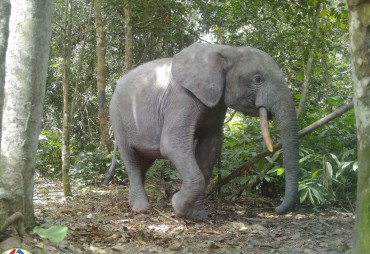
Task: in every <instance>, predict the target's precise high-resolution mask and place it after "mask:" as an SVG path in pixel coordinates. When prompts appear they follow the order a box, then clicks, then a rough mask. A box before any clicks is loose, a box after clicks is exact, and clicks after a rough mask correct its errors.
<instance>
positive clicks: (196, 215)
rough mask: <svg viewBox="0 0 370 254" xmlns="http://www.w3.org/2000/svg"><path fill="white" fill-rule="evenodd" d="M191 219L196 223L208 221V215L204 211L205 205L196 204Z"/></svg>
mask: <svg viewBox="0 0 370 254" xmlns="http://www.w3.org/2000/svg"><path fill="white" fill-rule="evenodd" d="M191 219H192V220H194V221H203V220H207V219H208V214H207V212H206V210H205V209H204V204H203V202H201V201H197V202H196V203H195V206H194V209H193V213H192V215H191Z"/></svg>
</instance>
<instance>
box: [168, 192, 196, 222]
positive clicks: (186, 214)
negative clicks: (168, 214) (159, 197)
mask: <svg viewBox="0 0 370 254" xmlns="http://www.w3.org/2000/svg"><path fill="white" fill-rule="evenodd" d="M172 206H173V209H174V210H175V213H176V216H178V217H182V218H188V219H191V218H192V214H193V208H194V202H189V201H188V200H186V199H185V198H184V196H183V195H181V191H179V192H176V193H175V194H174V195H173V197H172Z"/></svg>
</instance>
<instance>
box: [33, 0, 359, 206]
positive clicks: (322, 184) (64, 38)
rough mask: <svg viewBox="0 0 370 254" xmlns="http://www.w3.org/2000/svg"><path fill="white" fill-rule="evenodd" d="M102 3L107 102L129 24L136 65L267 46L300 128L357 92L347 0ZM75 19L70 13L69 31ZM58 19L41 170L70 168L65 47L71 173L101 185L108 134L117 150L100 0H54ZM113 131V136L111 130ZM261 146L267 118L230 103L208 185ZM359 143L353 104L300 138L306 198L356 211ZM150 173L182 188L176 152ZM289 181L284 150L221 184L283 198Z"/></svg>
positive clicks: (51, 172) (157, 181)
mask: <svg viewBox="0 0 370 254" xmlns="http://www.w3.org/2000/svg"><path fill="white" fill-rule="evenodd" d="M71 5H72V7H71ZM101 5H102V6H101V8H102V9H101V11H102V12H101V14H102V18H103V24H104V32H105V52H106V63H105V66H106V89H105V98H106V101H107V102H108V103H109V101H110V98H111V95H112V93H113V91H114V88H115V82H116V81H117V80H118V79H119V78H120V76H122V74H123V71H124V69H125V68H126V66H125V65H124V63H125V61H126V60H129V59H128V57H129V56H128V55H127V54H126V53H127V50H128V49H127V48H125V46H127V40H125V38H126V39H127V36H129V34H128V32H127V29H126V28H127V26H131V28H132V34H133V35H132V37H131V41H132V48H131V50H132V52H133V54H132V59H131V62H132V64H133V67H135V66H137V65H140V64H141V63H143V62H147V61H149V60H153V59H156V58H160V57H171V56H173V55H174V54H176V53H177V52H179V51H180V50H181V49H182V48H184V47H186V46H188V45H190V44H191V43H193V42H195V41H203V42H210V43H222V44H228V45H234V46H253V47H256V48H259V49H261V50H263V51H266V52H267V53H269V54H270V55H271V56H272V57H273V58H274V59H275V60H276V61H277V63H278V64H279V66H280V67H281V69H282V70H283V72H284V74H285V75H286V79H287V83H288V85H289V87H290V90H291V92H292V95H293V97H294V100H295V103H296V106H297V112H298V114H299V116H298V117H299V126H300V129H303V128H304V127H306V126H308V125H310V124H312V123H314V122H316V121H317V120H319V119H321V118H323V117H325V116H326V115H328V114H329V113H331V112H333V111H334V110H335V109H337V108H338V107H340V106H341V105H343V104H346V103H348V102H350V101H351V100H352V94H353V92H352V76H351V69H350V65H349V61H350V60H349V59H350V54H349V50H348V25H347V24H348V11H347V8H346V6H345V4H344V1H339V0H335V1H328V0H293V1H262V0H257V1H244V0H223V1H203V0H202V1H200V0H189V1H175V0H163V1H160V2H158V1H154V0H135V1H130V0H128V1H118V0H112V1H102V2H101ZM127 10H129V11H130V12H127ZM128 13H130V16H128ZM128 18H129V19H128ZM66 20H69V25H70V27H69V29H70V31H69V32H68V31H67V30H66V25H65V22H66ZM128 20H129V21H130V22H128ZM53 29H54V31H53V37H52V38H53V41H52V50H51V59H50V66H49V75H48V80H47V91H46V97H45V98H46V105H45V108H44V118H43V131H42V134H41V135H40V138H39V140H40V143H39V148H38V154H37V166H36V169H37V173H38V174H39V175H41V176H43V177H48V178H52V179H62V138H63V135H62V134H63V128H62V124H63V122H62V120H63V107H64V106H63V79H64V77H65V76H64V75H65V71H66V70H65V68H64V67H65V62H64V58H65V56H66V55H65V50H66V47H67V46H68V47H70V73H69V78H70V90H69V98H70V109H71V112H70V120H71V122H70V126H69V128H70V138H69V141H70V142H69V149H70V153H71V157H70V167H69V176H70V177H71V179H72V184H78V185H87V184H100V183H101V181H102V178H103V176H104V173H105V171H106V170H107V169H108V168H109V166H110V164H111V160H112V152H113V145H112V144H109V149H108V151H104V149H102V147H101V140H100V132H101V130H100V127H99V126H100V125H99V120H98V104H99V100H100V97H99V96H98V92H97V86H96V61H97V56H96V43H97V42H96V41H97V35H96V32H95V26H94V17H93V12H92V1H90V0H88V1H86V0H84V1H83V0H73V1H61V0H57V1H56V12H55V24H54V28H53ZM270 127H271V128H270V129H271V132H272V137H273V139H274V143H279V140H280V139H279V131H278V128H277V124H276V123H275V122H274V121H270ZM109 134H110V138H111V139H113V137H112V134H111V131H110V132H109ZM264 149H265V148H264V145H263V141H262V136H261V134H260V127H259V122H258V119H257V118H251V117H246V116H244V115H242V114H239V113H236V112H234V111H232V110H230V111H228V113H227V117H226V119H225V124H224V143H223V149H222V153H221V156H220V159H219V161H218V163H217V164H216V166H215V169H214V177H213V180H212V183H211V184H215V183H216V182H217V181H218V180H220V179H222V178H224V177H226V176H228V175H229V174H230V173H231V172H232V171H233V170H235V168H237V167H238V166H239V165H240V164H242V163H243V162H244V161H247V160H249V159H251V158H252V157H253V156H254V155H256V154H258V153H259V152H261V151H263V150H264ZM356 154H357V147H356V126H355V116H354V112H353V110H350V111H348V112H347V113H345V114H344V115H342V116H341V117H339V118H336V119H334V120H333V121H331V122H329V123H326V124H325V125H323V126H321V128H319V129H317V130H316V131H315V132H313V133H311V134H309V135H307V136H305V137H303V138H302V139H300V170H301V176H300V181H299V191H300V192H299V193H300V196H299V200H300V203H301V204H302V206H310V207H322V206H328V205H330V206H338V207H342V208H344V209H348V210H351V211H353V210H354V203H355V192H356V169H357V162H356ZM117 158H118V162H117V163H116V168H117V173H116V175H115V179H114V181H115V182H116V183H119V184H127V183H128V180H127V175H126V173H125V171H124V165H123V164H122V162H121V161H120V159H119V156H117ZM122 169H123V170H122ZM147 175H148V186H149V187H148V188H149V189H150V190H153V191H157V190H159V192H162V193H163V198H169V197H170V196H171V194H172V193H173V192H174V191H176V190H175V189H176V188H175V187H174V186H173V185H174V184H173V183H177V182H178V181H179V179H180V177H179V175H178V174H177V172H176V170H175V169H174V168H173V167H172V165H171V163H170V162H168V161H157V162H156V163H155V164H154V165H153V166H152V167H151V169H150V170H149V172H148V174H147ZM168 186H169V187H168ZM167 187H168V188H167ZM283 192H284V161H283V156H282V153H281V151H275V153H274V154H272V155H271V156H268V157H266V158H265V159H263V160H260V161H259V162H258V163H256V164H255V165H254V168H253V170H252V171H251V173H247V174H245V175H244V176H242V177H238V178H236V179H234V180H233V181H230V182H229V183H228V184H227V185H224V186H223V187H222V191H221V193H220V195H221V196H222V195H224V196H226V195H228V196H230V195H231V196H233V197H238V196H240V195H251V194H258V195H262V196H268V197H273V198H279V197H281V195H282V193H283Z"/></svg>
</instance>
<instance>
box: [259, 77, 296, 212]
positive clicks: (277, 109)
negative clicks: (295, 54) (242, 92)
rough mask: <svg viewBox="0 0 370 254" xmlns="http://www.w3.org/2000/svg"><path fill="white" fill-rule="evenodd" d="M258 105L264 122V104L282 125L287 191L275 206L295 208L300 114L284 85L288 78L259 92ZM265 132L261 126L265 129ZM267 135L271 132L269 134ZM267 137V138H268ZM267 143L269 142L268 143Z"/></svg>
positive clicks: (288, 208) (281, 208) (278, 209)
mask: <svg viewBox="0 0 370 254" xmlns="http://www.w3.org/2000/svg"><path fill="white" fill-rule="evenodd" d="M278 83H279V82H278ZM276 87H278V89H276ZM256 106H257V108H259V110H260V113H261V111H262V116H261V125H262V124H263V123H262V122H264V121H267V120H264V119H266V117H265V116H263V115H264V112H263V111H264V108H266V109H267V110H268V111H269V112H270V113H271V114H272V115H274V116H275V118H276V120H277V122H278V125H279V129H280V136H281V143H282V145H283V153H284V164H285V195H284V200H283V202H282V203H281V204H280V205H279V206H278V207H277V208H276V209H275V210H276V212H277V213H278V214H283V213H287V212H290V211H292V210H294V207H295V204H296V202H297V196H298V179H299V166H298V160H299V150H298V149H299V148H298V124H297V114H296V111H295V107H294V103H293V99H292V97H291V95H290V92H289V89H288V88H287V87H286V86H285V82H284V81H283V80H282V81H281V83H280V84H276V83H275V86H271V87H266V90H264V91H260V93H259V96H257V100H256ZM263 125H267V124H263ZM263 128H264V127H262V129H263ZM266 128H267V126H266ZM264 132H265V131H264V130H262V133H264ZM264 135H265V136H269V134H264ZM264 139H265V140H266V139H268V138H264ZM268 142H269V141H268ZM268 146H269V144H267V147H268ZM268 148H269V147H268ZM269 150H270V149H269Z"/></svg>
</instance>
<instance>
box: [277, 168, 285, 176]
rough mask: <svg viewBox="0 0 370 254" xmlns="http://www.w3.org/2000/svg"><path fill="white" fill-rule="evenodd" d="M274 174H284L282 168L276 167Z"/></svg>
mask: <svg viewBox="0 0 370 254" xmlns="http://www.w3.org/2000/svg"><path fill="white" fill-rule="evenodd" d="M276 174H277V175H278V176H281V175H282V174H284V168H278V169H276Z"/></svg>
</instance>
